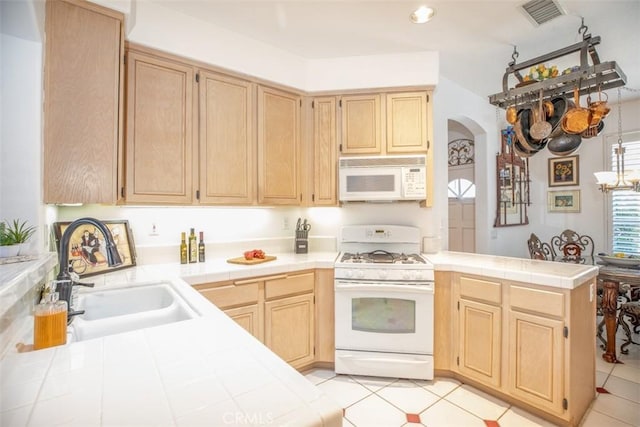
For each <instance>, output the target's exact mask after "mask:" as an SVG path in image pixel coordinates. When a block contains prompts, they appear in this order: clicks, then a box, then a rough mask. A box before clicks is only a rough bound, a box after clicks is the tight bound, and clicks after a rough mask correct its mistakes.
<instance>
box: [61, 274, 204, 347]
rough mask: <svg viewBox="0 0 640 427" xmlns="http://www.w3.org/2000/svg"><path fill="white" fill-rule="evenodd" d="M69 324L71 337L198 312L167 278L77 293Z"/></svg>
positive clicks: (126, 328)
mask: <svg viewBox="0 0 640 427" xmlns="http://www.w3.org/2000/svg"><path fill="white" fill-rule="evenodd" d="M74 309H75V310H84V311H85V312H84V314H80V315H77V316H74V318H73V322H72V323H71V325H69V332H70V334H71V340H72V341H83V340H88V339H92V338H99V337H103V336H106V335H112V334H117V333H121V332H128V331H133V330H136V329H142V328H149V327H152V326H158V325H164V324H167V323H173V322H179V321H182V320H188V319H193V318H195V317H198V316H199V314H198V313H197V312H196V311H194V310H193V308H191V306H190V305H189V304H188V303H187V301H186V300H185V299H184V298H183V297H182V296H181V295H180V294H179V293H178V292H177V291H176V289H175V288H174V287H173V285H172V284H171V283H170V282H158V283H152V284H149V285H142V286H134V287H126V288H118V289H110V290H105V291H97V292H89V293H84V294H79V295H78V297H77V302H76V303H75V304H74Z"/></svg>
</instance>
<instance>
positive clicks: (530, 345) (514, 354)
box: [509, 311, 587, 414]
mask: <svg viewBox="0 0 640 427" xmlns="http://www.w3.org/2000/svg"><path fill="white" fill-rule="evenodd" d="M563 326H564V323H563V322H562V321H561V320H555V319H549V318H545V317H540V316H534V315H530V314H525V313H520V312H517V311H511V312H510V313H509V355H510V357H509V393H510V394H511V395H512V396H514V397H517V398H519V399H522V400H523V401H524V402H527V403H530V404H531V405H533V406H535V407H538V408H544V409H547V410H550V411H552V412H555V413H556V414H562V413H563V409H562V400H563V398H564V396H563V388H562V387H563V377H564V373H563V369H562V367H563V358H564V351H563V347H564V341H563V340H564V337H563V334H562V332H563V331H562V329H563ZM586 374H587V373H585V375H586Z"/></svg>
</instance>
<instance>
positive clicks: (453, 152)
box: [448, 138, 475, 166]
mask: <svg viewBox="0 0 640 427" xmlns="http://www.w3.org/2000/svg"><path fill="white" fill-rule="evenodd" d="M448 148H449V166H463V165H470V164H473V163H474V162H475V158H474V157H475V153H474V141H473V140H472V139H467V138H459V139H454V140H453V141H451V142H449V144H448Z"/></svg>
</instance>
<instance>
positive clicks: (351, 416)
mask: <svg viewBox="0 0 640 427" xmlns="http://www.w3.org/2000/svg"><path fill="white" fill-rule="evenodd" d="M345 418H346V419H347V420H349V421H351V422H352V423H353V424H354V425H356V426H363V427H364V426H370V427H376V426H380V427H400V426H402V425H403V424H405V423H406V422H407V416H406V414H405V413H403V412H402V411H400V410H399V409H398V408H395V407H394V406H392V405H390V404H389V403H388V402H385V401H384V400H383V399H382V398H380V397H379V396H376V395H375V394H373V395H371V396H369V397H367V398H366V399H364V400H361V401H359V402H357V403H356V404H354V405H353V406H350V407H348V408H347V411H346V413H345Z"/></svg>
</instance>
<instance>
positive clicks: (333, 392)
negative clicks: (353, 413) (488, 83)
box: [318, 375, 371, 408]
mask: <svg viewBox="0 0 640 427" xmlns="http://www.w3.org/2000/svg"><path fill="white" fill-rule="evenodd" d="M318 388H320V390H322V391H323V392H324V393H325V394H326V395H327V396H329V397H330V398H331V399H333V400H335V401H336V402H337V403H338V404H339V405H340V406H342V407H343V408H346V407H348V406H351V405H353V404H354V403H356V402H357V401H358V400H362V399H364V398H365V397H367V396H369V395H370V394H371V390H369V389H368V388H366V387H365V386H363V385H362V384H359V383H358V382H357V381H356V380H354V379H353V378H351V377H349V376H346V375H338V376H336V377H335V378H331V379H330V380H327V381H325V382H323V383H321V384H318Z"/></svg>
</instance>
